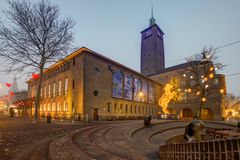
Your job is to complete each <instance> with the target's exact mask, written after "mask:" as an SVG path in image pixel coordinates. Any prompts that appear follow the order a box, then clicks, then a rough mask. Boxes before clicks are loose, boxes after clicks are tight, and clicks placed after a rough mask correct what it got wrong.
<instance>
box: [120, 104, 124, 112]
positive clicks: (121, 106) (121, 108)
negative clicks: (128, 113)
mask: <svg viewBox="0 0 240 160" xmlns="http://www.w3.org/2000/svg"><path fill="white" fill-rule="evenodd" d="M122 110H123V104H120V113H122Z"/></svg>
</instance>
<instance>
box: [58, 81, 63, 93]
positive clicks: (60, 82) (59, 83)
mask: <svg viewBox="0 0 240 160" xmlns="http://www.w3.org/2000/svg"><path fill="white" fill-rule="evenodd" d="M61 91H62V81H58V95H59V96H61Z"/></svg>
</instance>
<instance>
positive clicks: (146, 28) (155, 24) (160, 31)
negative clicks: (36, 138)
mask: <svg viewBox="0 0 240 160" xmlns="http://www.w3.org/2000/svg"><path fill="white" fill-rule="evenodd" d="M154 26H156V27H157V28H158V30H160V32H162V34H164V33H163V31H162V30H161V28H160V27H159V26H158V25H157V24H154V25H152V26H150V27H148V28H146V29H144V30H143V31H142V32H141V33H143V32H145V31H146V30H148V29H150V28H152V27H154Z"/></svg>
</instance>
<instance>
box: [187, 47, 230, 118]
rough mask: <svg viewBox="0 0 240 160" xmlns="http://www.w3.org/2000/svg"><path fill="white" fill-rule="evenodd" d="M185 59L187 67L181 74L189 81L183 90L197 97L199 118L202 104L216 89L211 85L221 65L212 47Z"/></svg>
mask: <svg viewBox="0 0 240 160" xmlns="http://www.w3.org/2000/svg"><path fill="white" fill-rule="evenodd" d="M186 60H187V63H188V64H189V68H188V69H187V71H186V73H185V74H184V75H183V76H184V77H186V78H188V80H189V82H190V83H188V86H186V87H187V88H186V89H185V92H188V93H189V94H194V95H195V96H197V97H199V110H198V117H199V118H200V119H201V116H202V108H203V106H204V105H205V104H206V103H207V101H208V100H209V99H210V96H211V95H212V94H214V93H215V91H216V90H215V89H214V87H213V83H214V82H213V78H214V77H215V74H216V70H217V69H222V67H223V65H222V64H221V63H218V62H217V57H216V55H215V52H214V50H213V49H212V48H209V49H206V48H204V49H203V51H202V53H200V54H196V55H194V56H192V57H188V58H186ZM186 74H188V75H186ZM221 92H225V91H221Z"/></svg>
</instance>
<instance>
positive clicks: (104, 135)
mask: <svg viewBox="0 0 240 160" xmlns="http://www.w3.org/2000/svg"><path fill="white" fill-rule="evenodd" d="M187 123H188V122H184V121H153V126H152V127H151V128H145V127H143V123H142V121H128V122H127V123H118V124H116V123H113V124H105V125H98V126H93V127H86V128H82V129H79V130H76V131H75V132H72V133H71V134H68V135H67V136H64V137H61V138H60V139H58V140H55V141H54V142H53V143H51V145H50V152H49V153H50V155H51V158H52V160H68V159H74V160H78V159H80V160H81V159H84V160H93V159H96V160H122V159H129V160H157V159H158V148H159V146H160V145H163V144H165V143H166V140H168V139H169V138H171V137H174V136H177V135H183V132H184V126H185V125H186V124H187ZM205 128H233V129H234V128H236V126H233V125H229V124H225V123H223V122H205Z"/></svg>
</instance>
